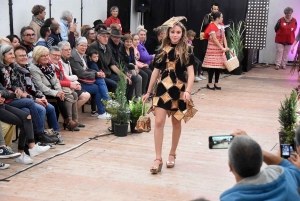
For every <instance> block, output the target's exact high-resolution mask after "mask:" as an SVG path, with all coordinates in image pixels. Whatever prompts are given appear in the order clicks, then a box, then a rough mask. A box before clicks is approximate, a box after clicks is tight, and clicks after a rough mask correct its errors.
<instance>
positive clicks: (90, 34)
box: [82, 28, 96, 47]
mask: <svg viewBox="0 0 300 201" xmlns="http://www.w3.org/2000/svg"><path fill="white" fill-rule="evenodd" d="M82 36H83V37H85V38H86V39H87V41H88V47H89V46H90V45H91V43H92V42H94V41H95V40H96V33H95V30H94V29H93V28H87V29H85V31H84V32H83V34H82Z"/></svg>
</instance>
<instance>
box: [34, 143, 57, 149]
mask: <svg viewBox="0 0 300 201" xmlns="http://www.w3.org/2000/svg"><path fill="white" fill-rule="evenodd" d="M37 144H38V145H39V146H42V147H45V146H49V147H50V149H55V144H52V143H43V142H38V143H37Z"/></svg>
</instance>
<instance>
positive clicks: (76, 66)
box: [69, 48, 96, 79]
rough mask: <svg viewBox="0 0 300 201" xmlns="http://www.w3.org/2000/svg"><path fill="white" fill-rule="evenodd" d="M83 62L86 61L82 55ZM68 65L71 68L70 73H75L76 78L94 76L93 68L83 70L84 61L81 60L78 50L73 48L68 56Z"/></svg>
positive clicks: (93, 77) (90, 77) (92, 77)
mask: <svg viewBox="0 0 300 201" xmlns="http://www.w3.org/2000/svg"><path fill="white" fill-rule="evenodd" d="M83 58H84V60H85V62H86V63H87V60H86V57H85V56H83ZM69 61H70V66H71V68H72V73H73V74H74V75H77V77H78V78H89V79H95V78H96V71H94V70H84V69H83V68H84V67H85V66H84V63H83V62H82V60H81V58H80V56H79V54H78V52H77V51H76V49H75V48H73V49H72V52H71V57H70V58H69Z"/></svg>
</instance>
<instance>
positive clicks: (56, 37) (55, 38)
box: [47, 33, 62, 47]
mask: <svg viewBox="0 0 300 201" xmlns="http://www.w3.org/2000/svg"><path fill="white" fill-rule="evenodd" d="M61 41H62V38H61V36H60V34H55V33H51V34H50V36H49V37H48V40H47V44H48V46H49V47H52V46H55V45H57V44H58V43H59V42H61Z"/></svg>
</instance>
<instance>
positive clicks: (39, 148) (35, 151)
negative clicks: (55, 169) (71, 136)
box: [28, 144, 50, 157]
mask: <svg viewBox="0 0 300 201" xmlns="http://www.w3.org/2000/svg"><path fill="white" fill-rule="evenodd" d="M49 149H50V146H39V145H38V144H35V145H34V147H33V148H32V149H28V151H29V154H30V156H31V157H35V156H37V155H39V154H41V153H44V152H46V151H48V150H49Z"/></svg>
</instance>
